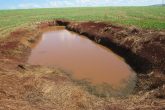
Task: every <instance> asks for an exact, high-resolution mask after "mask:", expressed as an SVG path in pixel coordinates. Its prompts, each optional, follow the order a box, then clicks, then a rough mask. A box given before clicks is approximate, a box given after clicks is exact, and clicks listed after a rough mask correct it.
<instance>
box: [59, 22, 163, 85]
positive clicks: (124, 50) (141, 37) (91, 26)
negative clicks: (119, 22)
mask: <svg viewBox="0 0 165 110" xmlns="http://www.w3.org/2000/svg"><path fill="white" fill-rule="evenodd" d="M56 22H57V24H59V25H65V26H66V29H68V30H70V31H74V32H77V33H79V34H82V35H85V36H87V37H88V38H89V39H91V40H94V41H96V42H97V43H99V44H101V45H104V46H106V47H108V48H110V49H111V50H112V51H114V52H115V53H117V54H118V55H120V56H122V57H123V58H124V59H125V60H126V62H127V63H128V64H129V65H130V66H131V67H132V68H133V69H134V70H135V71H136V72H137V73H138V74H149V73H153V74H157V73H160V74H163V76H164V74H165V68H164V65H165V57H164V56H165V44H164V41H165V32H164V31H153V30H142V29H138V28H136V27H122V26H114V25H112V24H107V23H103V22H69V23H68V21H65V20H57V21H56ZM151 79H152V78H151ZM153 79H154V78H153ZM155 79H157V78H155ZM158 80H161V79H160V78H158ZM161 81H162V80H161ZM151 82H152V81H151ZM163 83H164V81H163ZM138 86H140V85H138Z"/></svg>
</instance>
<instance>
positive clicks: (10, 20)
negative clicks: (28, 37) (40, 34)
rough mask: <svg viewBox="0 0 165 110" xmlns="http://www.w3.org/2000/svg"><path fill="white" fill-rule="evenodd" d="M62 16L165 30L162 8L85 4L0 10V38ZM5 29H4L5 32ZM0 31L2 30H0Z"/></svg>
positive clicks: (77, 19) (164, 13) (70, 18)
mask: <svg viewBox="0 0 165 110" xmlns="http://www.w3.org/2000/svg"><path fill="white" fill-rule="evenodd" d="M58 18H65V19H69V20H76V21H89V20H92V21H106V22H113V23H117V24H123V25H135V26H137V27H141V28H145V29H157V30H159V29H165V7H154V6H152V7H91V8H89V7H84V8H49V9H27V10H0V38H2V37H4V32H9V31H6V30H12V29H14V28H17V27H20V26H23V25H26V26H27V24H29V25H30V24H34V23H35V22H40V21H47V20H53V19H58ZM4 30H5V31H4ZM1 31H3V32H2V33H1Z"/></svg>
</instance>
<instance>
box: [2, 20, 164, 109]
mask: <svg viewBox="0 0 165 110" xmlns="http://www.w3.org/2000/svg"><path fill="white" fill-rule="evenodd" d="M57 23H58V24H60V25H65V26H66V28H67V29H69V30H72V31H75V32H77V33H80V34H84V35H86V36H87V37H89V38H90V39H92V40H95V41H96V42H98V43H101V44H102V45H105V46H107V47H109V48H110V49H112V50H113V51H114V52H116V53H117V54H119V55H121V56H123V57H124V58H125V59H126V61H127V62H128V63H129V64H130V65H131V66H132V68H133V69H134V70H136V71H137V73H138V82H137V89H138V91H140V92H138V93H137V92H136V95H133V96H130V97H129V98H126V99H120V98H119V99H114V98H113V99H107V100H106V99H101V98H98V97H95V96H93V95H91V94H89V93H87V92H85V91H84V90H83V89H82V88H81V87H77V86H76V85H75V84H74V83H73V82H71V81H70V79H69V77H68V76H67V75H64V74H62V73H63V72H59V71H58V69H52V68H45V67H40V66H26V59H27V57H28V55H29V52H30V50H31V45H33V43H34V42H36V41H37V39H38V36H39V35H40V34H41V33H42V30H41V29H43V28H46V27H49V26H53V25H55V24H56V23H55V22H54V21H53V22H47V23H40V24H39V25H38V28H36V29H18V30H16V31H14V32H12V33H11V34H10V35H9V36H8V38H7V39H6V40H5V41H1V42H0V109H1V110H11V109H12V110H55V109H57V110H61V109H65V110H66V109H68V110H79V109H82V110H89V109H90V110H101V109H104V110H127V109H129V110H164V109H165V106H164V105H165V82H164V81H165V76H164V74H165V73H164V71H165V70H164V64H165V60H164V58H165V57H164V56H165V34H164V32H160V31H151V30H140V29H137V28H132V27H131V28H125V27H121V26H114V25H111V24H106V23H99V22H97V23H96V22H85V23H76V22H69V21H65V20H58V21H57ZM146 67H147V68H146ZM146 70H147V71H146ZM140 73H143V74H140ZM144 73H145V74H144ZM146 91H147V92H146Z"/></svg>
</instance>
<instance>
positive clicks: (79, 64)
mask: <svg viewBox="0 0 165 110" xmlns="http://www.w3.org/2000/svg"><path fill="white" fill-rule="evenodd" d="M28 63H29V64H31V65H45V66H50V65H52V66H53V65H54V66H59V67H60V68H63V69H65V70H67V71H68V72H70V73H72V75H73V77H74V78H75V79H77V80H78V79H79V80H87V81H89V82H91V83H93V84H102V83H106V84H107V85H109V86H112V87H114V88H116V89H117V88H118V89H120V88H121V87H122V88H124V89H127V90H129V92H131V91H132V90H133V87H134V86H135V83H136V75H135V73H134V71H133V70H132V69H131V68H130V67H129V66H128V65H127V64H126V63H125V62H124V60H123V59H122V58H121V57H119V56H118V55H116V54H114V53H113V52H112V51H111V50H109V49H108V48H105V47H104V46H101V45H99V44H97V43H95V42H92V41H91V40H89V39H87V38H86V37H85V36H80V35H78V34H76V33H74V32H70V31H67V30H65V28H64V27H52V28H49V29H47V30H45V32H44V33H43V35H42V37H41V39H40V41H39V42H37V44H36V45H35V47H33V48H32V51H31V54H30V56H29V59H28ZM119 68H120V69H119ZM128 83H129V84H128ZM127 85H129V86H127ZM120 91H122V89H120Z"/></svg>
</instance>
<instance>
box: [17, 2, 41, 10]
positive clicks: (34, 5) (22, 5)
mask: <svg viewBox="0 0 165 110" xmlns="http://www.w3.org/2000/svg"><path fill="white" fill-rule="evenodd" d="M41 7H42V6H40V5H37V4H32V3H22V4H19V5H18V8H23V9H29V8H41Z"/></svg>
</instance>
